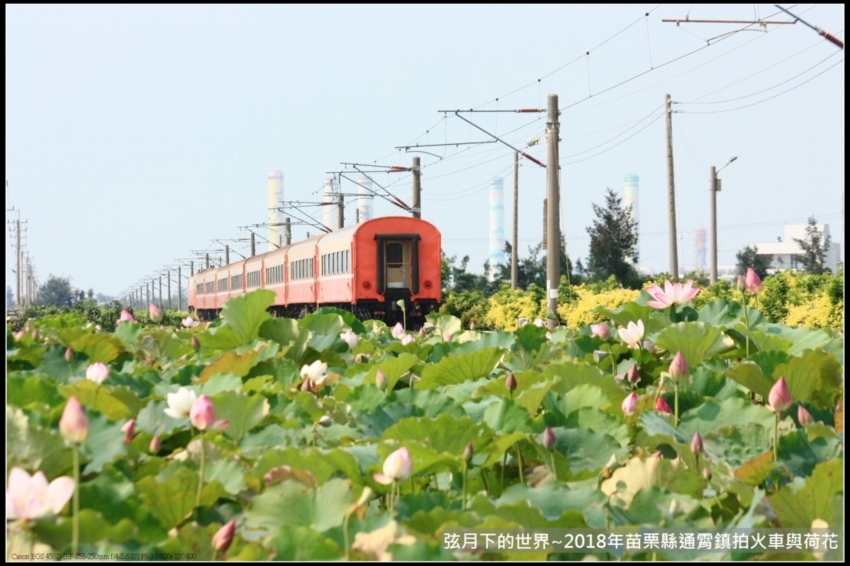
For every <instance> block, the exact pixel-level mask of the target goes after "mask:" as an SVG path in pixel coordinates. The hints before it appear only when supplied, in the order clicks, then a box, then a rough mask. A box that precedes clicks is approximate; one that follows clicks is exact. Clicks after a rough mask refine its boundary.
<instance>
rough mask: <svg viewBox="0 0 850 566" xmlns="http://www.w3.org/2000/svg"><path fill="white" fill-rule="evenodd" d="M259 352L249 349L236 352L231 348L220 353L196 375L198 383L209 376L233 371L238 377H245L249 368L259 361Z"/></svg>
mask: <svg viewBox="0 0 850 566" xmlns="http://www.w3.org/2000/svg"><path fill="white" fill-rule="evenodd" d="M259 357H260V352H258V351H256V350H251V351H248V352H245V353H243V354H238V353H236V352H235V351H233V350H231V351H229V352H225V353H223V354H222V355H221V357H220V358H219V359H217V360H216V361H214V362H213V363H211V364H210V365H208V366H207V367H206V368H205V369H204V371H202V372H201V375H200V376H199V377H198V382H199V383H204V382H206V381H207V380H209V378H210V377H212V376H214V375H216V374H219V373H234V374H236V375H237V376H239V377H245V376H246V375H248V372H250V371H251V368H253V367H254V365H256V364H257V362H258V361H259Z"/></svg>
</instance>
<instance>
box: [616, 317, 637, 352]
mask: <svg viewBox="0 0 850 566" xmlns="http://www.w3.org/2000/svg"><path fill="white" fill-rule="evenodd" d="M643 330H644V328H643V321H642V320H638V321H637V324H635V323H634V322H633V321H629V324H628V326H627V327H626V328H622V327H620V328H618V329H617V332H618V333H619V334H620V338H621V339H622V340H623V342H625V343H626V344H628V345H629V347H630V348H637V347H638V344H640V341H641V340H642V339H643Z"/></svg>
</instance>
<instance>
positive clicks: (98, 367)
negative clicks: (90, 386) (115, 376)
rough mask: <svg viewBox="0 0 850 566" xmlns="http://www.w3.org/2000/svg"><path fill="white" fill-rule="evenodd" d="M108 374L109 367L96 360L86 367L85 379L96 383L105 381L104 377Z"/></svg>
mask: <svg viewBox="0 0 850 566" xmlns="http://www.w3.org/2000/svg"><path fill="white" fill-rule="evenodd" d="M108 376H109V368H108V367H106V364H104V363H101V362H97V363H94V364H91V365H89V367H87V368H86V379H88V380H89V381H94V382H95V383H97V384H98V385H100V384H101V383H103V382H104V381H106V378H107V377H108Z"/></svg>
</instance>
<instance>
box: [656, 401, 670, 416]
mask: <svg viewBox="0 0 850 566" xmlns="http://www.w3.org/2000/svg"><path fill="white" fill-rule="evenodd" d="M655 410H656V411H658V412H659V413H667V414H668V415H672V414H673V409H671V408H670V405H668V404H667V401H665V400H664V397H659V398H658V399H657V400H656V401H655Z"/></svg>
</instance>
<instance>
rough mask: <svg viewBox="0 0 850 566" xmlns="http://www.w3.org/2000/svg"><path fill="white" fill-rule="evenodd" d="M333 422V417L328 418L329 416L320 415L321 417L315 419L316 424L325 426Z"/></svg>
mask: <svg viewBox="0 0 850 566" xmlns="http://www.w3.org/2000/svg"><path fill="white" fill-rule="evenodd" d="M333 422H334V421H333V419H332V418H330V417H329V416H327V415H322V418H320V419H319V420H318V421H316V424H317V425H319V426H322V427H325V428H327V427H329V426H331V425H332V424H333Z"/></svg>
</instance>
